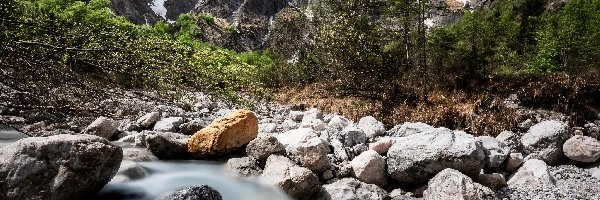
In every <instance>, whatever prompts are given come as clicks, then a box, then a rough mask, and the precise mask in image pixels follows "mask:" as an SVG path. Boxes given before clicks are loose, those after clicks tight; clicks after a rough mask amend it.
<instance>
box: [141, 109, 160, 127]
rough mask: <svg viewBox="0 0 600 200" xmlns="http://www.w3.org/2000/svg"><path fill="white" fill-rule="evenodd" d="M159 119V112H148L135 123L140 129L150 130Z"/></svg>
mask: <svg viewBox="0 0 600 200" xmlns="http://www.w3.org/2000/svg"><path fill="white" fill-rule="evenodd" d="M159 119H160V113H159V112H150V113H147V114H145V115H144V116H142V117H140V118H139V119H138V120H137V121H136V123H137V124H138V125H139V126H140V127H142V128H150V127H152V126H154V124H156V122H158V120H159Z"/></svg>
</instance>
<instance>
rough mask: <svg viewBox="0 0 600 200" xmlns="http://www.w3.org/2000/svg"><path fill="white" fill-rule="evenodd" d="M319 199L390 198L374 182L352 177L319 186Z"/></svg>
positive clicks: (362, 199) (369, 199) (371, 199)
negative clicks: (368, 182)
mask: <svg viewBox="0 0 600 200" xmlns="http://www.w3.org/2000/svg"><path fill="white" fill-rule="evenodd" d="M319 199H321V200H381V199H390V197H389V195H388V193H387V192H386V191H385V190H383V189H381V188H380V187H378V186H377V185H374V184H366V183H362V182H360V181H358V180H356V179H354V178H343V179H340V180H338V181H336V182H333V183H330V184H325V185H323V187H322V188H321V194H320V198H319Z"/></svg>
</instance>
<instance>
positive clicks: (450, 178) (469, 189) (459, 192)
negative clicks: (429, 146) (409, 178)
mask: <svg viewBox="0 0 600 200" xmlns="http://www.w3.org/2000/svg"><path fill="white" fill-rule="evenodd" d="M423 197H424V199H426V200H429V199H431V200H437V199H465V200H466V199H490V200H491V199H497V198H496V194H495V193H494V192H493V191H492V190H490V189H489V188H487V187H485V186H483V185H480V184H478V183H475V182H473V180H471V178H469V177H468V176H466V175H464V174H462V173H460V172H459V171H457V170H454V169H450V168H448V169H445V170H443V171H441V172H440V173H438V174H437V175H435V177H433V178H432V179H431V180H429V184H428V186H427V190H425V192H424V193H423Z"/></svg>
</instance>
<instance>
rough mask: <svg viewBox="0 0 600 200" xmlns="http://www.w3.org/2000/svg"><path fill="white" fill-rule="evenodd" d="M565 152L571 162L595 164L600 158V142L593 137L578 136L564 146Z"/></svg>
mask: <svg viewBox="0 0 600 200" xmlns="http://www.w3.org/2000/svg"><path fill="white" fill-rule="evenodd" d="M563 151H564V152H565V155H566V156H567V157H569V158H570V159H571V160H576V161H579V162H586V163H593V162H596V160H598V158H600V142H598V140H596V139H594V138H591V137H587V136H581V135H576V136H573V137H571V138H570V139H568V140H567V141H566V142H565V143H564V144H563Z"/></svg>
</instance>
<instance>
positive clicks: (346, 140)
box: [333, 125, 367, 147]
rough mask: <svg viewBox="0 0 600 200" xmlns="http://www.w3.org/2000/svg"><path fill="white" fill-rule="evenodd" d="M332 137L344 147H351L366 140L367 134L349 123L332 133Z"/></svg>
mask: <svg viewBox="0 0 600 200" xmlns="http://www.w3.org/2000/svg"><path fill="white" fill-rule="evenodd" d="M333 138H334V139H338V140H340V141H342V142H343V144H344V146H346V147H353V146H354V145H357V144H364V143H365V142H366V141H367V135H366V134H365V132H364V131H363V130H362V129H359V128H358V127H356V126H355V125H349V126H347V127H346V128H344V129H343V130H342V131H340V132H338V133H334V134H333Z"/></svg>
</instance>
